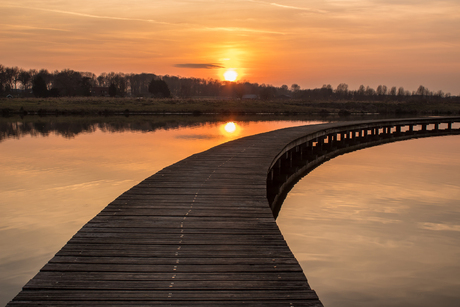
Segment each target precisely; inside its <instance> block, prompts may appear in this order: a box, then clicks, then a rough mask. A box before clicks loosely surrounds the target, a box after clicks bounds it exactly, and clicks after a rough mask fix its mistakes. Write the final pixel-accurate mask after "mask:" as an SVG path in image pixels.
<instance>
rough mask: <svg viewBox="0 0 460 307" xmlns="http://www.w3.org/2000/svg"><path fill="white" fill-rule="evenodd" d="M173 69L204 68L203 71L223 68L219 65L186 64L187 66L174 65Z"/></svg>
mask: <svg viewBox="0 0 460 307" xmlns="http://www.w3.org/2000/svg"><path fill="white" fill-rule="evenodd" d="M174 66H175V67H181V68H204V69H215V68H223V66H222V65H220V64H215V63H209V64H194V63H187V64H176V65H174Z"/></svg>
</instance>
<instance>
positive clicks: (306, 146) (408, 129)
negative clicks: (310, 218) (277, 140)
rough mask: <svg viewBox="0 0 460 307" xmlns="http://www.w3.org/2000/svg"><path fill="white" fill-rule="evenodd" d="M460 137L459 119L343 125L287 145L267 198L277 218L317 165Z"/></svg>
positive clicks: (269, 178)
mask: <svg viewBox="0 0 460 307" xmlns="http://www.w3.org/2000/svg"><path fill="white" fill-rule="evenodd" d="M454 134H460V117H433V118H422V119H420V118H419V119H402V120H381V121H375V120H374V121H366V122H345V123H343V125H338V126H335V127H333V128H330V127H329V128H325V129H324V130H319V131H316V132H314V133H311V134H307V135H305V136H303V137H301V138H298V139H296V140H294V141H292V142H290V143H289V144H287V145H286V146H285V147H284V148H283V150H282V151H281V152H280V153H279V154H278V155H277V156H276V157H275V158H274V159H273V162H272V163H271V165H270V168H269V170H268V174H267V198H268V201H269V203H270V207H271V208H272V211H273V214H274V216H275V217H276V216H277V215H278V213H279V210H280V209H281V205H282V204H283V201H284V199H285V198H286V195H287V193H288V192H289V191H290V190H291V189H292V187H293V186H294V185H295V184H296V183H297V182H298V181H299V180H300V179H301V178H302V177H304V176H305V175H306V174H308V173H309V172H310V171H311V170H313V169H314V168H316V167H317V166H318V165H320V164H322V163H324V162H326V161H328V160H330V159H332V158H334V157H336V156H339V155H342V154H344V153H348V152H352V151H355V150H359V149H362V148H367V147H372V146H377V145H381V144H385V143H391V142H397V141H402V140H408V139H414V138H424V137H433V136H443V135H454Z"/></svg>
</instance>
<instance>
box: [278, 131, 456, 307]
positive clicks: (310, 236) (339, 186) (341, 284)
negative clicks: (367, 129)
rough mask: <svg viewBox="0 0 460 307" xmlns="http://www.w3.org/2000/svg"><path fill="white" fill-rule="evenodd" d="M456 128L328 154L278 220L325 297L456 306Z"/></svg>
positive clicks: (343, 302) (329, 301)
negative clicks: (329, 157) (436, 134)
mask: <svg viewBox="0 0 460 307" xmlns="http://www.w3.org/2000/svg"><path fill="white" fill-rule="evenodd" d="M459 153H460V136H447V137H436V138H429V139H419V140H410V141H404V142H398V143H393V144H387V145H382V146H379V147H373V148H368V149H364V150H361V151H356V152H353V153H350V154H346V155H343V156H340V157H337V158H335V159H333V160H331V161H329V162H326V163H325V164H323V165H322V166H320V167H319V168H317V169H315V170H313V171H312V172H311V173H310V174H309V175H307V176H306V177H304V178H303V179H302V180H301V181H299V182H298V183H297V185H296V186H295V187H294V188H293V189H292V190H291V192H290V193H289V195H288V197H287V199H286V201H285V202H284V204H283V207H282V209H281V212H280V215H279V217H278V219H277V223H278V225H279V226H280V228H281V231H282V232H283V235H284V236H285V239H286V241H287V242H288V244H289V246H290V247H291V249H292V251H293V253H294V255H296V258H297V259H298V260H299V262H300V264H301V266H302V268H303V270H304V271H305V273H306V276H307V278H308V279H309V282H310V285H311V286H312V288H314V289H315V290H316V291H317V293H318V295H319V297H320V298H321V300H322V301H323V303H324V305H325V306H327V307H334V306H340V307H348V306H350V307H351V306H353V307H356V306H373V307H374V306H378V307H380V306H382V307H383V306H385V307H388V306H405V307H407V306H414V307H415V306H417V307H421V306H422V307H423V306H426V307H428V306H430V307H431V306H443V307H446V306H452V307H457V306H460V291H459V290H460V154H459Z"/></svg>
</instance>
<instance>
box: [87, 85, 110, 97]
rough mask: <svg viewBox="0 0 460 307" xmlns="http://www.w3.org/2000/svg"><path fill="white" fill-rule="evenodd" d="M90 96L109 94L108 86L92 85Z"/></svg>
mask: <svg viewBox="0 0 460 307" xmlns="http://www.w3.org/2000/svg"><path fill="white" fill-rule="evenodd" d="M91 96H109V88H108V87H105V86H93V87H92V88H91Z"/></svg>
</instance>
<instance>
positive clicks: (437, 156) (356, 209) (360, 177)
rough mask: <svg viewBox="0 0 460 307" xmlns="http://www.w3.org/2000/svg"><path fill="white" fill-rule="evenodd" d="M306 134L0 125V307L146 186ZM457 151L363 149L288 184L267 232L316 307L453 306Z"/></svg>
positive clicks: (441, 143)
mask: <svg viewBox="0 0 460 307" xmlns="http://www.w3.org/2000/svg"><path fill="white" fill-rule="evenodd" d="M309 123H317V122H308V121H251V122H243V121H241V122H238V121H237V122H236V129H235V131H234V132H228V131H226V130H225V125H226V122H224V121H222V122H219V121H217V122H208V123H188V124H187V126H182V125H178V124H177V123H176V122H174V121H169V122H166V123H164V122H163V121H161V122H158V123H157V122H155V123H152V122H144V123H129V124H126V123H123V124H120V123H116V122H115V123H111V124H110V125H106V124H97V123H91V124H88V123H87V122H84V123H72V124H69V123H66V122H65V120H64V121H63V122H56V123H53V124H52V125H51V126H52V128H50V125H49V123H48V124H46V123H39V124H36V123H35V124H33V125H25V124H23V123H21V124H18V126H14V125H13V126H12V125H11V124H10V125H7V126H8V127H9V128H8V129H9V130H8V129H6V131H7V132H2V135H1V138H0V140H1V142H0V169H1V171H2V175H1V176H0V210H1V212H2V214H1V215H0V250H1V254H0V305H4V304H6V303H7V302H8V301H9V300H11V299H12V298H13V297H14V296H15V295H16V294H17V293H18V292H19V291H20V289H21V287H22V286H23V285H24V284H25V283H26V282H27V281H28V280H29V279H30V278H32V277H33V276H34V275H35V274H36V273H37V272H38V270H39V269H40V268H41V267H42V266H43V265H44V264H45V263H46V262H47V261H48V260H49V259H51V257H52V256H53V255H54V254H55V253H56V252H57V251H58V250H59V249H60V248H61V247H62V246H63V245H64V244H65V243H66V242H67V241H68V240H69V239H70V238H71V236H72V235H73V234H74V233H75V232H76V231H78V230H79V229H80V228H81V227H82V226H83V225H84V224H85V223H86V222H87V221H88V220H90V219H91V218H92V217H93V216H94V215H96V214H97V213H99V211H100V210H101V209H103V208H104V207H105V206H106V205H107V204H108V203H109V202H110V201H112V200H113V199H115V198H116V197H117V196H118V195H120V194H121V193H122V192H124V191H126V190H127V189H129V188H130V187H132V186H133V185H135V184H137V183H138V182H140V181H142V180H143V179H145V178H146V177H148V176H150V175H152V174H153V173H155V172H157V171H159V170H160V169H162V168H164V167H166V166H168V165H170V164H172V163H174V162H176V161H179V160H181V159H183V158H185V157H188V156H189V155H191V154H194V153H196V152H201V151H203V150H206V149H208V148H210V147H212V146H215V145H218V144H221V143H223V142H226V141H229V140H232V139H235V138H238V137H242V136H246V135H251V134H255V133H261V132H265V131H269V130H274V129H279V128H283V127H290V126H297V125H304V124H309ZM18 131H19V132H18ZM414 144H415V145H414ZM459 149H460V139H459V137H443V138H431V139H425V140H415V141H406V142H401V143H395V144H389V145H384V146H380V147H376V148H370V149H366V150H362V151H359V152H355V153H351V154H347V155H345V156H342V157H339V158H336V159H334V160H332V161H329V162H327V163H326V164H324V165H323V166H321V167H319V168H317V169H316V170H314V171H313V172H312V173H311V174H309V175H308V176H307V177H305V178H304V179H303V180H302V181H301V182H299V184H297V186H296V187H295V188H294V190H293V191H292V192H291V193H290V194H289V197H288V199H287V200H286V202H285V204H284V205H283V208H282V210H281V213H280V217H279V218H278V223H279V225H280V227H281V229H282V231H283V234H284V235H285V237H286V239H287V241H288V244H289V246H290V247H291V249H292V250H293V251H294V254H295V255H296V257H297V258H298V259H299V261H300V263H301V265H302V267H303V268H304V271H305V273H306V275H307V277H308V278H309V281H310V284H311V286H312V287H313V288H314V289H315V290H316V291H317V292H318V294H319V295H320V298H321V300H322V301H323V302H324V303H325V305H326V306H328V307H331V306H360V305H361V306H433V305H438V306H459V302H460V300H459V295H458V293H457V292H458V289H459V283H460V278H459V277H457V276H460V266H459V265H458V264H457V262H459V261H458V260H460V258H459V255H460V250H459V246H460V245H459V244H458V243H459V242H458V241H459V231H460V218H459V211H460V209H459V206H458V200H459V199H460V197H459V196H460V195H459V190H460V189H459V185H460V178H459V174H460V169H459V167H460V161H459V159H457V156H458V154H457V153H458V152H459ZM394 158H396V160H395V159H394ZM434 302H436V303H434ZM448 302H456V303H455V304H450V305H449V304H448Z"/></svg>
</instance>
